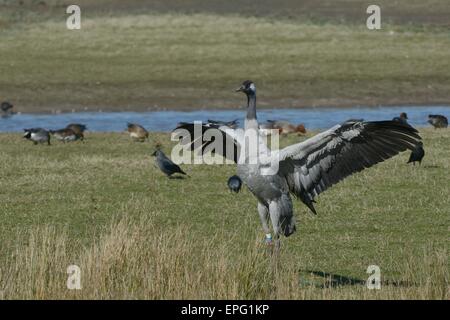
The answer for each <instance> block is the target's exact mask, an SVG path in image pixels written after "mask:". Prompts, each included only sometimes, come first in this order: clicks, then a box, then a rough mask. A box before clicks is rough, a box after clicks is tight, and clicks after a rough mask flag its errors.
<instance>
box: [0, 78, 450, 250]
mask: <svg viewBox="0 0 450 320" xmlns="http://www.w3.org/2000/svg"><path fill="white" fill-rule="evenodd" d="M237 91H238V92H242V93H244V94H245V95H246V97H247V109H246V117H245V119H244V129H243V130H242V129H239V128H238V120H237V119H236V120H233V121H228V122H227V121H217V120H208V121H207V122H206V123H202V124H201V126H202V130H201V135H200V136H195V135H194V133H195V132H194V127H195V125H198V124H194V123H185V122H181V123H179V124H178V125H177V128H176V129H175V131H178V132H179V131H180V130H184V131H185V132H188V133H190V137H191V138H190V139H187V140H186V139H180V143H181V144H184V145H185V146H188V147H189V148H190V150H192V151H195V150H196V148H198V149H200V152H202V153H203V154H204V153H206V152H208V150H209V149H208V146H209V145H210V144H211V143H212V142H213V140H210V139H204V137H203V135H204V134H205V132H206V131H207V130H208V129H211V128H213V129H216V130H217V131H218V132H220V135H221V136H222V138H223V141H224V142H225V143H224V148H223V150H214V151H215V152H216V153H217V154H220V155H221V156H223V157H224V158H227V159H228V160H231V161H234V162H235V163H236V164H237V175H234V176H232V177H230V178H229V179H228V182H227V183H228V187H229V189H230V190H231V191H232V192H236V193H237V192H239V191H240V190H241V187H242V185H243V184H245V185H246V186H247V187H248V189H249V190H250V192H251V193H252V194H253V195H254V196H255V198H256V200H257V204H258V205H257V207H258V213H259V216H260V219H261V223H262V226H263V229H264V232H265V234H266V238H265V239H266V242H267V243H268V244H274V247H275V248H279V246H280V239H279V238H280V235H285V236H290V235H291V234H292V233H294V232H295V230H296V225H295V218H294V215H293V203H292V198H291V196H294V197H296V198H298V199H299V200H301V201H302V202H303V203H304V204H305V205H306V206H307V207H308V208H309V209H310V210H311V212H312V213H314V214H316V209H315V208H314V203H315V198H316V197H317V196H318V195H319V194H320V193H322V192H324V191H325V190H327V189H328V188H330V187H331V186H332V185H334V184H336V183H338V182H339V181H341V180H342V179H344V178H345V177H347V176H349V175H351V174H353V173H356V172H359V171H361V170H363V169H365V168H369V167H371V166H373V165H375V164H377V163H379V162H382V161H384V160H386V159H389V158H391V157H393V156H395V155H397V154H398V153H400V152H402V151H405V150H411V155H410V158H409V160H408V163H410V162H412V163H415V162H419V164H420V163H421V161H422V158H423V157H424V155H425V152H424V149H423V143H422V141H421V137H420V136H419V133H418V131H417V130H416V129H415V128H413V127H412V126H411V125H409V124H408V116H407V114H406V113H401V114H400V116H399V117H395V118H394V119H392V120H387V121H364V120H363V119H351V120H348V121H346V122H344V123H342V124H338V125H335V126H334V127H332V128H331V129H329V130H327V131H324V132H322V133H319V134H317V135H315V136H313V137H311V138H309V139H306V140H304V141H302V142H299V143H296V144H293V145H290V146H288V147H286V148H284V149H280V150H270V149H269V147H268V146H267V145H266V144H265V139H263V137H264V136H266V135H267V134H270V133H271V132H273V130H277V131H278V132H279V133H281V134H289V133H297V134H304V133H306V129H305V127H304V125H302V124H298V125H294V124H291V123H289V122H286V121H275V120H274V121H272V120H269V121H267V122H266V123H262V124H259V123H258V121H257V112H256V86H255V84H254V83H253V82H252V81H250V80H247V81H244V82H243V83H242V85H241V86H240V87H239V88H238V89H237ZM12 109H13V106H12V105H11V104H10V103H8V102H3V103H2V104H1V110H2V112H3V113H4V114H6V113H11V112H13V111H12ZM428 122H429V123H430V124H431V125H433V126H434V127H435V128H447V127H448V120H447V118H446V117H445V116H442V115H429V119H428ZM85 130H86V126H85V125H82V124H69V125H68V126H67V127H65V128H64V129H60V130H49V131H48V130H45V129H42V128H31V129H25V130H24V131H25V134H24V137H25V138H26V139H28V140H31V141H33V143H34V144H39V143H47V144H50V136H51V135H52V136H54V137H55V138H56V139H58V140H60V141H62V142H71V141H76V140H83V139H84V132H85ZM127 131H128V133H129V135H130V137H131V139H133V140H134V141H141V142H142V141H145V140H146V139H148V138H149V132H148V131H147V130H146V129H145V128H144V127H142V126H141V125H139V124H133V123H128V124H127ZM251 131H254V132H255V133H256V137H257V138H258V140H257V142H256V144H254V145H252V144H249V142H248V140H246V134H247V133H249V132H251ZM255 147H256V149H255V150H256V152H253V153H252V152H244V150H246V148H250V149H251V148H255ZM230 148H232V151H233V152H228V151H229V150H227V149H230ZM230 155H231V156H230ZM153 156H155V159H156V161H155V164H156V165H157V166H158V168H159V169H160V170H161V171H162V172H163V173H164V174H166V175H167V176H168V177H171V176H172V175H173V174H177V173H178V174H182V175H186V173H185V172H184V171H183V170H182V169H181V168H180V166H179V165H177V164H175V163H174V162H173V161H172V160H171V159H170V158H169V157H167V156H166V155H165V154H164V153H163V152H162V150H160V148H159V147H157V148H156V151H155V152H154V153H153ZM274 160H275V161H274ZM272 169H273V170H272ZM264 172H271V173H270V174H267V173H264ZM269 221H270V222H271V224H272V229H273V234H272V232H271V230H270V228H269Z"/></svg>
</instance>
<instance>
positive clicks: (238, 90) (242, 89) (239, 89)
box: [235, 86, 245, 92]
mask: <svg viewBox="0 0 450 320" xmlns="http://www.w3.org/2000/svg"><path fill="white" fill-rule="evenodd" d="M244 89H245V88H244V86H240V87H239V88H237V89H236V90H235V91H236V92H241V91H244Z"/></svg>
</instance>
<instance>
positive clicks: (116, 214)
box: [0, 129, 450, 299]
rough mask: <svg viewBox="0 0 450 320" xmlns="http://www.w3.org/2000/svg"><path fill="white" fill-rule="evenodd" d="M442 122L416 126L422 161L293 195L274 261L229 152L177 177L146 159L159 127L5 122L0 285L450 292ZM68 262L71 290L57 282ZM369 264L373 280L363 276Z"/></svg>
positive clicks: (235, 293)
mask: <svg viewBox="0 0 450 320" xmlns="http://www.w3.org/2000/svg"><path fill="white" fill-rule="evenodd" d="M449 132H450V131H448V130H431V129H423V130H421V134H422V136H423V138H424V145H425V149H426V153H427V154H426V157H425V160H424V163H423V165H422V167H418V166H416V167H412V166H408V165H406V164H405V162H406V160H407V157H408V154H406V153H405V154H402V155H400V156H398V157H396V158H394V159H391V160H389V161H387V162H386V163H382V164H380V165H377V166H376V167H374V168H371V169H368V170H366V171H364V172H362V173H360V174H357V175H355V176H352V177H350V178H349V179H347V180H345V181H344V182H342V183H340V184H338V185H336V186H335V187H333V188H331V189H330V190H328V191H327V192H325V193H324V194H323V195H321V196H320V197H319V199H318V204H317V205H316V208H317V210H318V213H319V214H318V216H317V217H313V216H312V215H311V214H310V213H309V212H308V211H307V209H306V208H305V207H304V206H303V205H302V204H301V203H300V202H296V204H295V215H296V217H297V221H298V232H297V233H296V234H294V235H293V236H292V237H291V238H289V239H284V240H283V247H282V252H281V255H280V262H279V264H275V263H274V262H273V261H272V260H271V258H270V257H269V256H267V255H266V254H265V251H264V248H263V247H262V246H261V240H262V231H261V227H260V224H259V219H258V215H257V211H256V201H255V199H254V197H253V196H252V195H251V194H250V193H249V192H248V191H247V190H244V191H243V192H242V193H240V194H238V195H235V194H230V193H229V192H228V191H227V189H226V180H227V178H228V177H229V176H230V175H232V174H234V172H235V168H234V166H194V165H183V166H182V167H183V168H184V169H185V171H186V172H188V174H189V175H190V176H191V177H190V178H187V179H183V180H175V179H167V178H165V177H164V176H163V175H162V174H161V173H160V172H159V171H158V170H157V169H156V168H155V167H154V166H153V164H152V161H153V160H152V158H151V157H150V154H151V151H152V150H153V144H154V143H156V142H157V141H159V142H161V143H163V146H164V149H165V150H166V151H168V152H169V151H170V143H168V135H166V134H152V135H151V137H150V138H151V143H132V142H130V141H129V139H128V137H127V136H125V135H122V134H88V135H87V139H86V142H85V143H72V144H60V143H57V142H54V144H53V145H52V146H50V147H48V146H33V145H32V144H30V143H28V142H27V141H23V139H22V138H21V137H20V135H15V134H1V135H0V145H2V152H1V153H0V163H2V175H1V176H0V185H1V188H0V218H1V220H2V224H1V225H0V237H1V238H0V241H1V242H2V247H1V251H0V266H1V267H0V292H1V297H2V298H5V299H10V298H151V299H152V298H243V299H245V298H275V299H281V298H300V299H302V298H314V299H321V298H345V299H356V298H365V299H377V298H385V299H386V298H411V299H430V298H434V299H448V298H449V295H448V294H449V291H448V290H449V288H448V280H449V265H448V245H449V243H448V228H449V217H448V212H449V208H450V202H449V201H450V200H449V197H448V195H449V192H450V190H449V184H448V171H449V163H448V161H447V159H448V158H449V157H450V148H449V147H448V146H449V141H450V133H449ZM300 139H303V138H300V137H287V138H283V140H282V141H281V144H282V145H287V144H289V143H293V142H294V141H298V140H300ZM70 264H77V265H79V266H80V268H81V271H82V286H83V289H82V290H80V291H70V290H67V289H66V287H65V285H66V280H67V274H66V268H67V266H68V265H70ZM372 264H375V265H378V266H380V268H381V272H382V280H383V285H382V289H381V290H374V291H372V290H368V289H366V287H365V286H364V284H363V282H364V281H365V280H366V279H367V277H368V274H366V269H367V267H368V266H369V265H372Z"/></svg>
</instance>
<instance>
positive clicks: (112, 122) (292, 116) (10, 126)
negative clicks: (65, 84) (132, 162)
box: [0, 106, 450, 132]
mask: <svg viewBox="0 0 450 320" xmlns="http://www.w3.org/2000/svg"><path fill="white" fill-rule="evenodd" d="M400 112H406V113H407V114H408V117H409V123H410V124H411V125H413V126H418V127H423V126H427V118H428V114H442V115H445V116H447V117H450V106H447V107H443V106H412V107H374V108H373V107H371V108H368V107H353V108H302V109H282V108H281V109H270V110H269V109H265V110H264V109H260V110H258V120H259V121H260V122H263V121H265V120H267V119H272V120H287V121H290V122H292V123H295V124H298V123H303V124H304V125H305V126H306V128H307V129H325V128H329V127H331V126H333V125H335V124H337V123H340V122H343V121H345V120H347V119H350V118H356V119H360V118H363V119H364V120H367V121H375V120H389V119H392V118H393V117H395V116H398V115H399V114H400ZM244 117H245V110H244V109H235V110H197V111H189V112H187V111H155V112H79V113H61V114H15V115H13V116H11V117H8V118H0V132H19V131H22V130H23V129H24V128H30V127H41V128H45V129H60V128H64V127H65V126H66V125H67V124H69V123H74V122H76V123H82V124H85V125H87V127H88V130H89V131H103V132H105V131H123V130H125V128H126V123H127V122H133V123H139V124H141V125H143V126H144V127H145V128H147V129H148V130H150V131H171V130H173V129H174V128H175V127H176V124H177V123H178V122H181V121H185V122H192V121H206V120H207V119H212V120H227V121H228V120H233V119H239V120H240V124H241V125H242V123H243V120H242V119H243V118H244Z"/></svg>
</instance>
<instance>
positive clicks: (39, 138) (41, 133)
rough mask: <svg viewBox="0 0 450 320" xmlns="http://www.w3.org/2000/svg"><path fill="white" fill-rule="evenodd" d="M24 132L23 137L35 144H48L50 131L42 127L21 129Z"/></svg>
mask: <svg viewBox="0 0 450 320" xmlns="http://www.w3.org/2000/svg"><path fill="white" fill-rule="evenodd" d="M23 131H25V134H24V135H23V137H24V138H25V139H27V140H30V141H33V143H34V144H35V145H36V144H38V143H47V144H48V145H50V133H49V132H48V131H47V130H45V129H42V128H31V129H23Z"/></svg>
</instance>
